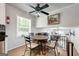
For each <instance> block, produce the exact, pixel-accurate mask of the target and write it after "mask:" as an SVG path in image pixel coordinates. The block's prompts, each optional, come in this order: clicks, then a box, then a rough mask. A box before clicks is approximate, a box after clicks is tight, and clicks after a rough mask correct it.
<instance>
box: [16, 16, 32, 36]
mask: <svg viewBox="0 0 79 59" xmlns="http://www.w3.org/2000/svg"><path fill="white" fill-rule="evenodd" d="M29 32H31V20H30V19H27V18H24V17H20V16H17V36H22V35H28V33H29Z"/></svg>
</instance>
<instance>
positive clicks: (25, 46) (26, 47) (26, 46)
mask: <svg viewBox="0 0 79 59" xmlns="http://www.w3.org/2000/svg"><path fill="white" fill-rule="evenodd" d="M26 49H27V46H25V51H24V55H23V56H25V54H26Z"/></svg>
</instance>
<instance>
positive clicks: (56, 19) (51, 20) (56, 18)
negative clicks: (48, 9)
mask: <svg viewBox="0 0 79 59" xmlns="http://www.w3.org/2000/svg"><path fill="white" fill-rule="evenodd" d="M56 24H60V13H57V14H54V15H49V16H48V25H56Z"/></svg>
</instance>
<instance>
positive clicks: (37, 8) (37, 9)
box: [29, 4, 49, 15]
mask: <svg viewBox="0 0 79 59" xmlns="http://www.w3.org/2000/svg"><path fill="white" fill-rule="evenodd" d="M30 7H31V8H33V9H34V10H33V11H31V12H29V13H33V12H36V13H43V14H45V15H49V13H47V12H45V11H43V9H45V8H47V7H49V5H48V4H45V5H43V6H41V7H40V4H37V6H36V7H34V6H32V5H30Z"/></svg>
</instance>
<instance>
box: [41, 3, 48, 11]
mask: <svg viewBox="0 0 79 59" xmlns="http://www.w3.org/2000/svg"><path fill="white" fill-rule="evenodd" d="M47 7H49V5H48V4H45V5H43V6H42V7H40V10H42V9H44V8H47Z"/></svg>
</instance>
